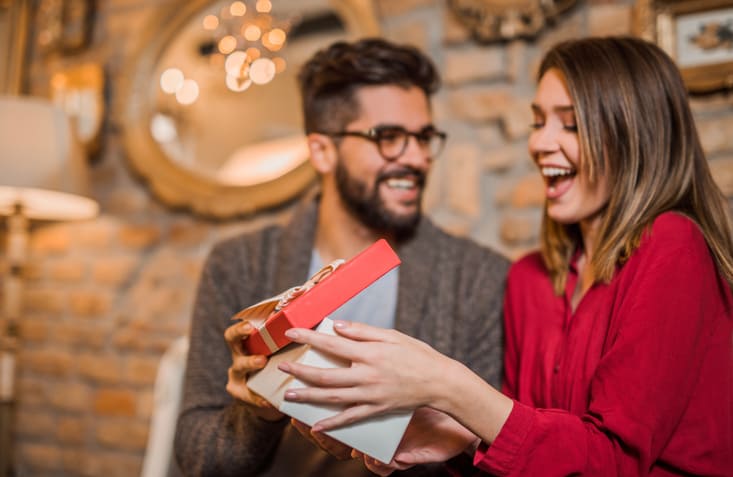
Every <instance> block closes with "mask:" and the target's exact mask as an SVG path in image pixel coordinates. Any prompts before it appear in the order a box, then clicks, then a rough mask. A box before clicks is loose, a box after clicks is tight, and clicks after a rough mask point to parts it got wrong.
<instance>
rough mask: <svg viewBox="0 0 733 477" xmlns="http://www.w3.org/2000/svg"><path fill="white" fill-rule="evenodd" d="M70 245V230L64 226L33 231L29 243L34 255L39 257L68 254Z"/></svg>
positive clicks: (52, 226)
mask: <svg viewBox="0 0 733 477" xmlns="http://www.w3.org/2000/svg"><path fill="white" fill-rule="evenodd" d="M70 244H71V235H70V233H69V228H68V227H67V226H64V225H51V226H47V227H41V228H38V229H35V230H33V231H32V233H31V239H30V243H29V245H30V250H31V253H32V255H38V256H47V255H59V254H62V253H66V252H67V251H68V250H69V247H70Z"/></svg>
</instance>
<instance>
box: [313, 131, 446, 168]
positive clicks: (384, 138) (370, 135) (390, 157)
mask: <svg viewBox="0 0 733 477" xmlns="http://www.w3.org/2000/svg"><path fill="white" fill-rule="evenodd" d="M321 134H325V135H327V136H332V137H344V136H354V137H360V138H363V139H366V140H368V141H371V142H373V143H374V144H376V145H377V148H378V149H379V154H381V156H382V157H383V158H384V160H385V161H394V160H397V159H398V158H399V157H400V156H402V154H404V153H405V150H406V149H407V143H408V142H409V141H410V136H412V137H414V138H415V139H416V140H417V143H418V145H419V146H420V147H421V148H422V149H423V150H424V151H425V152H427V153H428V154H429V155H430V158H431V159H432V158H435V157H437V156H438V155H439V154H440V153H441V151H442V150H443V146H444V145H445V140H446V138H447V137H448V135H447V134H446V133H444V132H442V131H438V130H437V129H435V128H434V127H432V126H430V127H426V128H424V129H422V130H421V131H418V132H412V131H408V130H407V129H405V128H403V127H400V126H377V127H374V128H371V129H367V130H366V131H338V132H333V133H321Z"/></svg>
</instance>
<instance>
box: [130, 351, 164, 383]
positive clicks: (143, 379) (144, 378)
mask: <svg viewBox="0 0 733 477" xmlns="http://www.w3.org/2000/svg"><path fill="white" fill-rule="evenodd" d="M159 364H160V356H156V357H148V356H131V357H130V358H128V359H127V362H126V364H125V371H124V380H125V381H126V382H128V383H131V384H143V385H145V384H147V385H152V384H153V383H155V376H156V375H157V373H158V365H159Z"/></svg>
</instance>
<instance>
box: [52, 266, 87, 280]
mask: <svg viewBox="0 0 733 477" xmlns="http://www.w3.org/2000/svg"><path fill="white" fill-rule="evenodd" d="M85 272H86V264H85V263H84V262H82V261H79V260H61V261H58V262H56V263H53V264H50V265H49V266H48V277H49V278H50V279H52V280H55V281H59V282H66V283H78V282H79V281H81V279H82V278H84V274H85Z"/></svg>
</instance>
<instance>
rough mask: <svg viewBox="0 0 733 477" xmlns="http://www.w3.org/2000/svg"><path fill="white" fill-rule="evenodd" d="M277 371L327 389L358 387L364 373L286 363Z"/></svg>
mask: <svg viewBox="0 0 733 477" xmlns="http://www.w3.org/2000/svg"><path fill="white" fill-rule="evenodd" d="M277 369H279V370H280V371H282V372H283V373H288V374H290V375H292V376H294V377H296V378H298V379H300V380H301V381H304V382H307V383H308V384H311V385H315V386H322V387H325V388H342V387H347V386H356V385H357V384H359V383H361V382H363V380H364V378H363V377H362V376H360V375H361V374H362V373H361V372H360V371H359V370H358V369H355V368H321V367H318V366H309V365H307V364H302V363H296V362H292V361H285V362H282V363H280V364H278V366H277Z"/></svg>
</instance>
